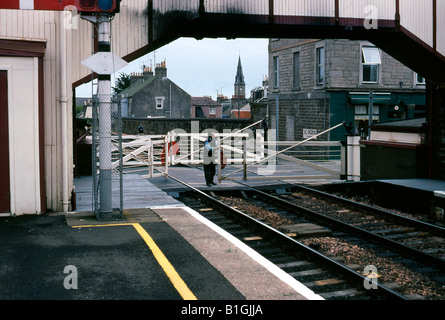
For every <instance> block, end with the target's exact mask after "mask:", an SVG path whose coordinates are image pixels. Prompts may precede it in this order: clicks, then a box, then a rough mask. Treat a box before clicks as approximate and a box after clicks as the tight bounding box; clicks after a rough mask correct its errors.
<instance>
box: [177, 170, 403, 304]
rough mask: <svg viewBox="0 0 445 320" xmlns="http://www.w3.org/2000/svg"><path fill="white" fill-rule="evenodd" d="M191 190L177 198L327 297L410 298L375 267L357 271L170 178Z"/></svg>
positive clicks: (210, 196) (263, 222) (212, 197)
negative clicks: (386, 281)
mask: <svg viewBox="0 0 445 320" xmlns="http://www.w3.org/2000/svg"><path fill="white" fill-rule="evenodd" d="M170 178H172V179H174V180H176V181H178V182H180V183H182V184H183V185H185V186H187V187H188V188H189V189H190V191H188V192H186V193H182V194H181V195H180V196H179V197H178V199H179V200H181V201H183V202H184V203H185V204H186V205H187V206H189V207H191V208H193V209H194V210H195V211H197V212H199V213H201V214H202V215H203V216H204V217H206V218H207V219H209V220H211V221H212V222H213V223H215V224H217V225H218V226H220V227H221V228H223V229H225V230H226V231H228V232H229V233H231V234H232V235H234V236H236V237H237V238H238V239H240V240H241V241H243V242H244V243H246V244H247V245H248V246H250V247H251V248H253V249H254V250H256V251H257V252H258V253H260V254H261V255H263V256H264V257H266V258H267V259H269V260H270V261H271V262H273V263H275V264H276V265H277V266H278V267H280V268H281V269H283V270H284V271H286V272H287V273H289V274H290V275H291V276H293V277H294V278H295V279H297V280H298V281H300V282H301V283H303V284H304V285H306V286H307V287H309V288H310V289H311V290H313V291H314V292H315V293H317V294H319V295H320V296H322V297H323V298H325V299H354V300H367V299H397V300H406V299H408V298H407V297H405V296H404V295H402V294H400V293H399V292H397V291H395V290H393V289H391V285H392V284H383V283H382V282H379V281H377V280H376V279H377V278H376V277H377V276H378V275H377V274H375V273H374V269H373V268H368V270H362V271H366V272H367V273H366V274H362V273H363V272H357V271H356V270H355V266H351V265H347V264H344V263H343V262H342V260H343V259H342V258H341V257H338V256H328V255H325V254H322V253H320V252H318V251H317V250H315V249H313V248H311V247H310V246H308V245H304V244H303V243H302V242H300V241H297V240H296V239H294V238H292V237H291V236H289V235H288V234H286V233H283V232H281V231H279V230H277V229H276V228H274V227H273V226H271V225H270V224H269V223H267V222H266V221H261V220H259V219H255V218H254V217H252V216H251V215H249V214H246V213H244V212H242V211H241V210H238V209H236V208H234V207H233V206H230V205H228V204H226V203H224V202H223V201H221V200H220V199H218V197H217V196H215V195H214V194H213V195H209V194H207V193H204V192H202V191H200V190H197V189H195V188H193V187H192V186H190V185H188V184H186V183H184V182H182V181H180V180H178V179H176V178H174V177H170Z"/></svg>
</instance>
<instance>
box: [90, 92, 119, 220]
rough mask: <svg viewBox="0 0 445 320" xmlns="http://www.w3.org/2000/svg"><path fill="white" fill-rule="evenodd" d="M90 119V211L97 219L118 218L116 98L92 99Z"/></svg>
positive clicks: (117, 106) (117, 108)
mask: <svg viewBox="0 0 445 320" xmlns="http://www.w3.org/2000/svg"><path fill="white" fill-rule="evenodd" d="M92 120H93V126H92V135H93V146H92V173H93V210H94V213H95V214H96V218H97V219H98V220H104V221H107V220H121V219H123V182H122V181H123V180H122V174H123V157H122V117H121V105H120V101H119V100H116V99H115V98H112V96H111V95H110V96H108V95H106V96H105V95H103V96H100V97H96V98H95V99H93V119H92ZM110 133H111V136H110Z"/></svg>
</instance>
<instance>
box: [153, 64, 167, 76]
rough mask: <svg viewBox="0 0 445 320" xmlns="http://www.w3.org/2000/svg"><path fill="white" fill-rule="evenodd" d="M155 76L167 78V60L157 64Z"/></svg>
mask: <svg viewBox="0 0 445 320" xmlns="http://www.w3.org/2000/svg"><path fill="white" fill-rule="evenodd" d="M155 76H156V78H158V79H162V78H167V63H166V61H165V60H164V61H163V62H161V63H157V64H156V69H155Z"/></svg>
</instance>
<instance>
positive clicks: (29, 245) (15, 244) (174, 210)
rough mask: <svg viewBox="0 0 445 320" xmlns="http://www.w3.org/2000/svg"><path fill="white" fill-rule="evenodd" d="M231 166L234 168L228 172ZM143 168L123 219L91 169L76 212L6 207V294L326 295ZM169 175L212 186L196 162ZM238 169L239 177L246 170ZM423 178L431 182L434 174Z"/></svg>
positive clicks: (0, 288) (2, 237) (287, 167)
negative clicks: (114, 217) (104, 200)
mask: <svg viewBox="0 0 445 320" xmlns="http://www.w3.org/2000/svg"><path fill="white" fill-rule="evenodd" d="M332 165H333V167H335V164H332ZM230 170H235V169H234V168H229V169H228V170H226V169H225V172H230ZM291 170H293V171H291ZM146 173H147V172H146V171H144V170H140V169H139V170H132V171H127V172H126V174H124V217H125V218H124V220H122V221H98V220H97V219H96V217H95V215H94V214H93V213H92V192H91V190H92V179H91V177H80V178H77V179H75V187H76V188H75V191H76V210H75V211H74V212H71V213H67V214H62V213H50V214H46V215H42V216H35V215H25V216H19V217H13V216H6V215H2V216H1V217H0V241H1V243H2V245H1V251H0V259H1V261H2V263H1V264H0V300H9V301H11V300H20V301H22V300H127V301H128V300H142V301H178V302H180V301H184V300H195V299H196V300H200V301H227V303H229V301H233V303H241V301H246V302H247V301H263V302H264V301H280V300H287V301H289V300H300V301H302V300H320V299H321V297H319V296H318V295H316V294H314V293H313V292H312V291H311V290H309V289H308V288H306V287H305V286H303V285H302V284H301V283H299V282H298V281H296V280H295V279H293V278H292V277H290V276H288V275H286V274H285V273H284V272H282V270H280V269H279V268H278V267H276V266H275V265H273V264H272V263H270V262H269V261H268V260H266V259H265V258H263V257H262V256H260V255H259V254H257V253H256V252H254V251H253V250H252V249H250V248H248V247H247V246H246V245H244V244H243V243H242V242H240V241H239V240H237V239H235V238H234V237H232V236H231V235H229V234H228V233H226V232H225V231H224V230H222V229H220V228H219V227H217V226H215V225H213V224H212V223H211V222H209V221H208V220H206V219H204V218H202V217H200V216H199V214H197V213H196V212H194V211H193V210H192V209H190V208H188V207H186V206H185V205H184V204H182V203H181V202H179V201H178V200H176V199H175V198H174V197H173V196H172V195H175V193H177V192H178V191H180V190H181V189H183V188H184V187H183V186H182V185H180V184H179V183H177V182H176V181H174V180H172V179H167V178H165V177H154V178H150V179H148V178H147V176H146ZM286 173H287V174H288V175H296V174H297V175H301V174H302V175H308V176H311V175H312V176H314V175H316V174H317V173H314V171H313V168H309V169H307V168H306V169H305V168H301V167H298V166H296V165H295V164H287V163H283V162H282V163H281V164H280V165H279V166H278V167H277V174H278V175H279V176H280V175H284V174H286ZM169 174H171V175H173V176H175V177H177V178H179V179H181V180H185V181H186V182H187V183H189V184H191V185H193V186H195V187H198V188H201V189H206V188H207V187H206V186H205V184H204V176H203V172H202V170H200V169H199V168H185V167H173V168H169ZM249 175H255V172H253V171H250V172H249ZM234 177H235V179H238V181H242V179H241V178H242V172H240V173H237V174H236V175H234ZM242 182H243V183H245V184H246V185H252V186H260V185H261V186H270V187H279V186H280V185H284V184H287V183H308V184H312V183H318V184H320V183H330V182H336V181H335V180H323V179H315V180H314V179H312V178H308V179H307V180H306V179H301V180H286V181H285V182H284V181H281V180H274V179H270V178H268V179H265V180H263V181H261V180H248V181H242ZM398 182H400V183H408V184H411V185H412V184H415V183H416V182H415V181H405V182H404V181H398ZM390 183H394V181H390ZM423 183H424V184H427V185H428V181H423ZM239 187H240V185H239V184H237V183H236V182H235V181H228V180H223V181H222V183H221V184H218V185H217V186H215V187H212V189H215V190H216V189H231V188H239ZM156 306H158V307H159V306H160V305H158V304H156ZM161 306H165V305H162V304H161ZM173 306H174V307H173V309H171V310H168V311H171V312H173V313H174V314H178V313H180V312H181V311H183V310H184V309H182V308H184V305H183V304H180V305H173ZM188 306H189V307H190V305H188ZM263 306H264V305H263ZM273 310H274V311H273V312H274V314H277V313H276V309H273ZM283 310H287V309H283ZM219 311H221V312H222V311H223V307H221V308H220V309H219ZM263 311H264V309H263ZM185 312H186V313H187V312H191V310H190V309H188V310H186V311H185ZM166 314H167V313H166Z"/></svg>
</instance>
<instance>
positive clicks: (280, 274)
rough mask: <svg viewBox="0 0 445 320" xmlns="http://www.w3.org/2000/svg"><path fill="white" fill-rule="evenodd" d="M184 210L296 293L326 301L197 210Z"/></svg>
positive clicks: (307, 297) (309, 298) (310, 298)
mask: <svg viewBox="0 0 445 320" xmlns="http://www.w3.org/2000/svg"><path fill="white" fill-rule="evenodd" d="M183 209H184V210H186V211H187V212H188V213H190V215H191V216H193V217H194V218H195V219H197V220H199V221H200V222H202V223H203V224H205V225H206V226H207V227H209V228H210V229H212V230H213V231H215V232H217V233H218V234H220V235H221V236H223V237H224V238H226V239H227V240H228V241H230V242H231V243H233V244H234V245H235V246H237V247H238V248H239V249H240V250H242V251H243V252H244V253H246V254H247V255H248V256H249V257H251V258H252V259H253V260H255V261H256V262H258V263H259V264H261V265H262V266H263V267H265V268H266V269H267V270H268V271H269V272H271V273H272V274H273V275H275V276H276V277H277V278H278V279H280V280H281V281H283V282H284V283H286V284H287V285H289V286H290V287H291V288H292V289H294V290H295V291H296V292H298V293H299V294H301V295H302V296H304V297H305V298H306V299H308V300H325V299H324V298H323V297H321V296H320V295H318V294H315V293H314V292H313V291H312V290H310V289H309V288H308V287H306V286H305V285H303V284H302V283H301V282H299V281H297V280H296V279H295V278H294V277H292V276H291V275H289V274H288V273H286V272H285V271H283V270H282V269H280V268H279V267H277V266H276V265H275V264H273V263H272V262H270V261H269V260H267V259H266V258H264V257H263V256H262V255H260V254H259V253H258V252H256V251H255V250H253V249H252V248H250V247H249V246H247V245H246V244H245V243H243V242H242V241H240V240H239V239H237V238H235V237H234V236H232V235H231V234H230V233H228V232H227V231H225V230H224V229H222V228H220V227H219V226H217V225H216V224H214V223H213V222H211V221H209V220H207V219H206V218H204V217H203V216H202V215H200V214H199V213H198V212H196V211H195V210H193V209H191V208H189V207H184V208H183Z"/></svg>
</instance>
